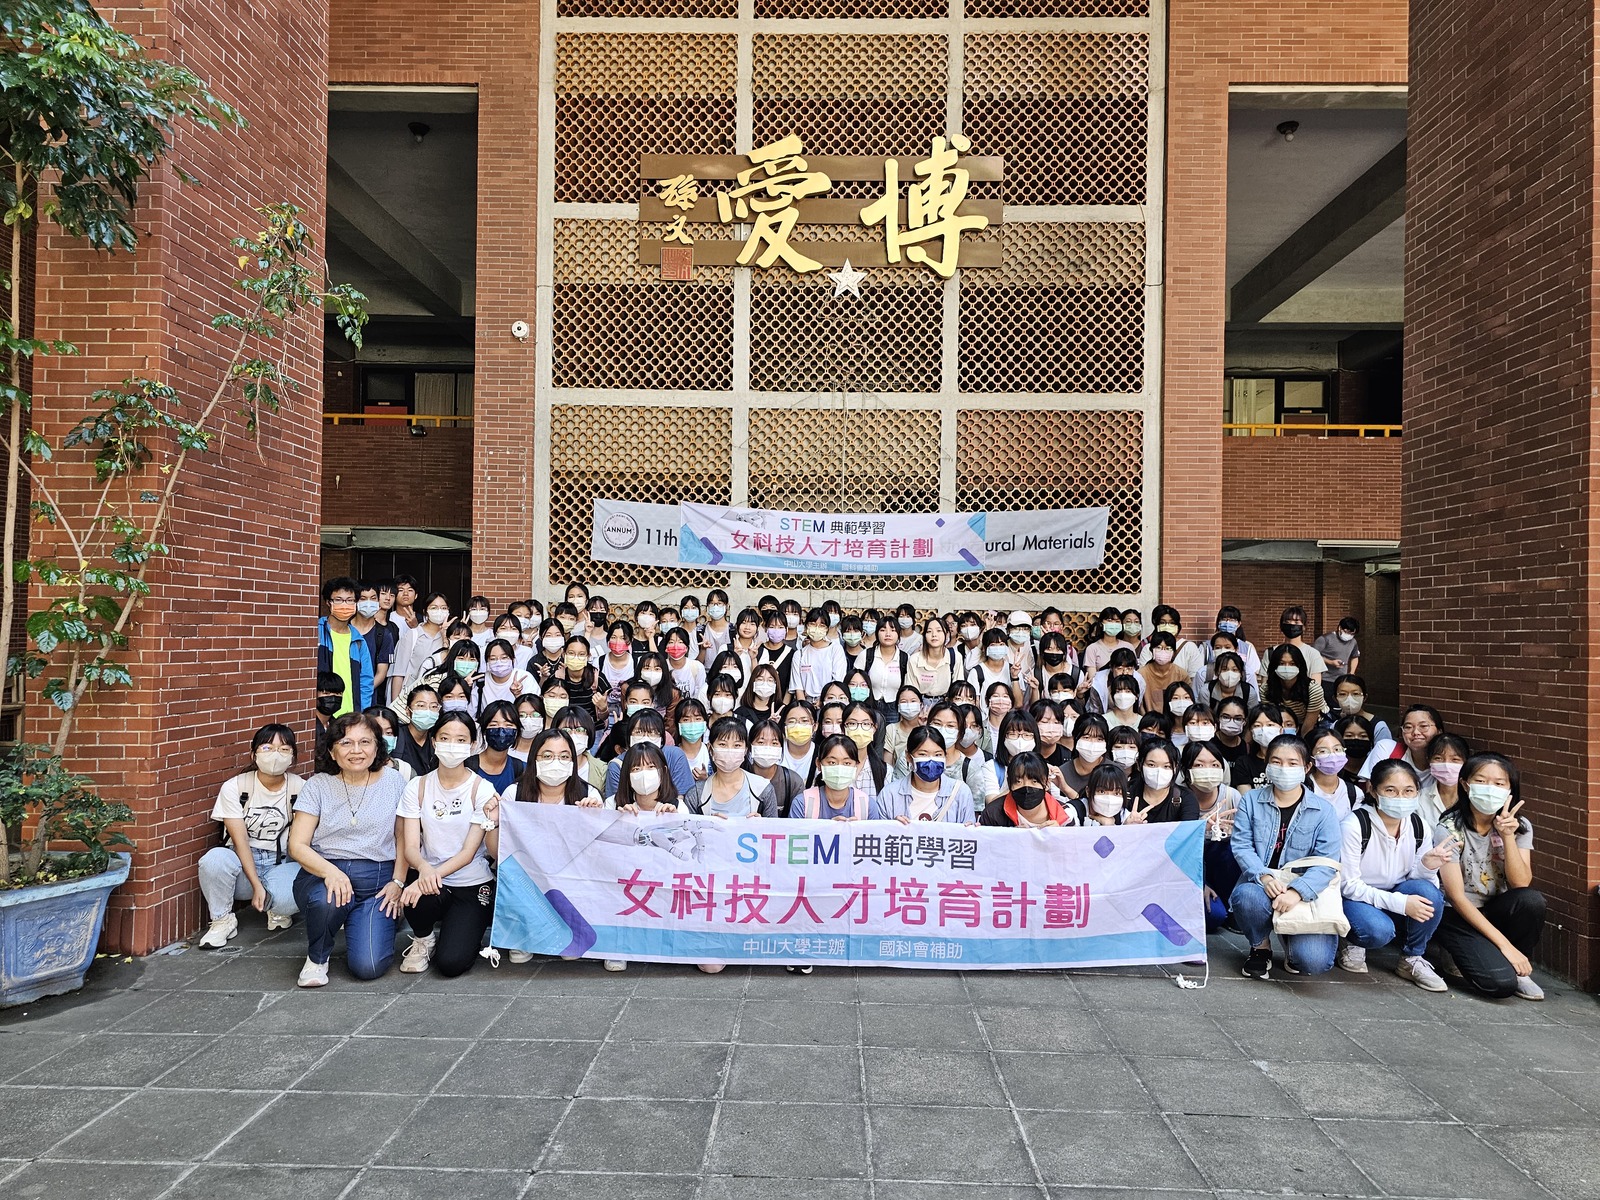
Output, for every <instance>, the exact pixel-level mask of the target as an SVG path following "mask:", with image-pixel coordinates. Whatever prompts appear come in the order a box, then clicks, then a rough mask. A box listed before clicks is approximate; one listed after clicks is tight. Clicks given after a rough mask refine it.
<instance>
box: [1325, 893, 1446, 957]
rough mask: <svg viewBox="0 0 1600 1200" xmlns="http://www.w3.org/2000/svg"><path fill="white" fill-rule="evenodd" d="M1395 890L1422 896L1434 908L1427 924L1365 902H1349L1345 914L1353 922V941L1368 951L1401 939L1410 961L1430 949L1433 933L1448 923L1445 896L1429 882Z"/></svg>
mask: <svg viewBox="0 0 1600 1200" xmlns="http://www.w3.org/2000/svg"><path fill="white" fill-rule="evenodd" d="M1393 890H1394V891H1396V892H1399V893H1400V894H1401V895H1402V896H1421V897H1422V898H1423V899H1424V900H1426V901H1427V902H1428V903H1429V904H1431V905H1433V916H1431V917H1430V918H1428V919H1427V920H1426V921H1413V920H1412V919H1411V918H1410V917H1408V916H1406V915H1405V914H1404V913H1392V912H1389V911H1387V910H1385V909H1382V908H1379V907H1377V905H1375V904H1368V903H1366V902H1365V901H1362V900H1346V901H1345V902H1344V915H1345V919H1346V920H1348V921H1349V922H1350V940H1351V941H1352V942H1354V943H1355V944H1356V945H1358V946H1364V947H1365V948H1366V949H1368V950H1377V949H1378V948H1380V947H1382V946H1387V945H1388V944H1389V943H1390V942H1392V941H1394V940H1395V938H1397V937H1398V938H1400V953H1401V954H1403V955H1405V956H1406V957H1407V958H1410V957H1413V956H1415V955H1418V954H1421V953H1422V952H1423V951H1424V950H1426V949H1427V948H1428V940H1429V939H1430V938H1432V937H1433V931H1434V930H1435V929H1437V928H1439V922H1440V921H1442V920H1444V893H1443V892H1441V891H1440V890H1439V889H1438V888H1437V887H1435V886H1434V885H1433V884H1431V883H1429V882H1428V881H1427V880H1426V879H1407V880H1405V881H1403V882H1402V883H1401V884H1400V886H1399V887H1397V888H1395V889H1393ZM1402 930H1404V934H1402V933H1401V931H1402Z"/></svg>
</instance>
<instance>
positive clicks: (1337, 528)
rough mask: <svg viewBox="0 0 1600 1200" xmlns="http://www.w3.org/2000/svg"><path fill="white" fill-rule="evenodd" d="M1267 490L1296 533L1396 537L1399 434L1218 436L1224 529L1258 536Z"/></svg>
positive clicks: (1352, 537) (1242, 535) (1355, 538)
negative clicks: (1279, 436) (1376, 435)
mask: <svg viewBox="0 0 1600 1200" xmlns="http://www.w3.org/2000/svg"><path fill="white" fill-rule="evenodd" d="M1266 497H1272V498H1273V499H1274V501H1275V502H1276V504H1277V505H1279V506H1280V508H1279V511H1282V512H1284V513H1286V514H1287V515H1288V516H1289V517H1290V518H1291V524H1292V536H1295V537H1302V538H1336V539H1348V540H1353V541H1367V540H1372V541H1380V540H1393V539H1395V538H1398V537H1399V536H1400V439H1398V438H1342V437H1333V438H1322V437H1282V438H1244V437H1226V438H1223V439H1222V536H1223V537H1224V538H1256V537H1260V536H1261V518H1262V501H1263V499H1264V498H1266ZM1180 611H1182V610H1181V609H1180ZM1211 611H1213V612H1215V611H1216V609H1215V606H1213V607H1212V610H1211Z"/></svg>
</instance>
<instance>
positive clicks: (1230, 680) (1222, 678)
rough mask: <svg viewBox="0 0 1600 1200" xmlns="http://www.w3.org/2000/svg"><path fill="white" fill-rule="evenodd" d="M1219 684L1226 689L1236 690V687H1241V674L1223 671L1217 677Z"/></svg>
mask: <svg viewBox="0 0 1600 1200" xmlns="http://www.w3.org/2000/svg"><path fill="white" fill-rule="evenodd" d="M1217 682H1218V683H1220V684H1221V685H1222V686H1223V687H1225V688H1236V687H1238V686H1239V672H1237V671H1222V672H1219V673H1218V675H1217Z"/></svg>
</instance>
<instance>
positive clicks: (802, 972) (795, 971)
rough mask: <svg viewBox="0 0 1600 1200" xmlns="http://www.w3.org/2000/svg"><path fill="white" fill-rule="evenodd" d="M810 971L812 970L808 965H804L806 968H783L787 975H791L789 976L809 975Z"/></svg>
mask: <svg viewBox="0 0 1600 1200" xmlns="http://www.w3.org/2000/svg"><path fill="white" fill-rule="evenodd" d="M812 969H813V968H812V967H811V966H810V965H809V964H808V965H806V966H803V967H785V968H784V970H785V971H787V972H789V974H791V975H809V974H811V972H812Z"/></svg>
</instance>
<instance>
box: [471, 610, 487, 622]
mask: <svg viewBox="0 0 1600 1200" xmlns="http://www.w3.org/2000/svg"><path fill="white" fill-rule="evenodd" d="M467 619H468V620H469V621H471V622H472V623H473V624H474V625H486V624H488V621H489V610H488V609H487V608H474V609H472V610H470V611H469V612H468V613H467Z"/></svg>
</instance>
